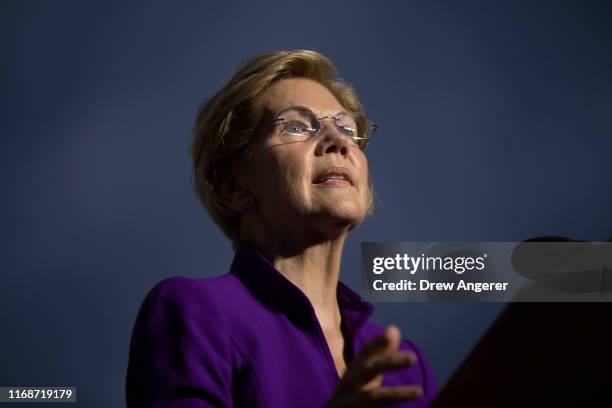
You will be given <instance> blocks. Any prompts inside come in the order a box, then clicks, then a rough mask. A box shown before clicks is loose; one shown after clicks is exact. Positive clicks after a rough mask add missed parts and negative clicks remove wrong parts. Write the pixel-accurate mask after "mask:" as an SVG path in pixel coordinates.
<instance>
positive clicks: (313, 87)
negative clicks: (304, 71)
mask: <svg viewBox="0 0 612 408" xmlns="http://www.w3.org/2000/svg"><path fill="white" fill-rule="evenodd" d="M260 103H262V104H263V106H264V107H265V108H267V109H269V110H271V111H272V112H278V111H279V110H281V109H285V108H287V107H289V106H305V107H308V108H310V109H312V110H313V111H314V112H316V113H326V114H327V113H331V114H335V113H338V112H340V111H343V110H344V108H343V107H342V105H341V104H340V102H338V100H337V99H336V97H335V96H334V95H333V94H332V93H331V92H330V91H329V90H328V89H327V88H326V87H325V86H323V85H321V84H320V83H318V82H316V81H313V80H311V79H306V78H288V79H281V80H279V81H277V82H275V83H273V84H272V85H271V86H270V87H269V88H268V89H267V90H266V92H265V93H264V94H263V95H262V97H261V99H260Z"/></svg>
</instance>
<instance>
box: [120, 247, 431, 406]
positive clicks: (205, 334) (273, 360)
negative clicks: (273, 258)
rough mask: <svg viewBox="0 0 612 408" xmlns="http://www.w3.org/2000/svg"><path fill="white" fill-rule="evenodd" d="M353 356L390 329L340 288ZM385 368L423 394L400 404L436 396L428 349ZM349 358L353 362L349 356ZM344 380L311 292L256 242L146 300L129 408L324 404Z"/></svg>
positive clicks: (386, 380)
mask: <svg viewBox="0 0 612 408" xmlns="http://www.w3.org/2000/svg"><path fill="white" fill-rule="evenodd" d="M337 294H338V303H339V306H340V312H341V315H342V324H343V325H344V327H343V328H344V330H345V333H346V335H347V346H348V347H349V349H350V358H352V356H353V355H354V354H355V353H356V352H358V351H359V350H360V349H361V347H362V346H363V345H364V344H365V343H366V342H367V341H368V340H369V339H372V338H373V337H376V336H377V335H379V334H380V333H381V332H382V331H383V328H382V327H380V326H378V325H376V324H374V323H372V322H370V321H368V319H369V318H370V317H371V315H372V313H373V312H374V307H373V306H372V305H371V304H370V303H367V302H362V301H361V298H360V296H359V295H358V294H356V293H355V292H353V291H352V290H351V289H350V288H349V287H348V286H346V285H344V284H343V283H342V282H339V283H338V287H337ZM400 349H402V350H412V351H414V352H415V353H416V354H417V356H418V363H416V364H415V365H414V366H412V367H408V368H404V369H400V370H396V371H392V372H387V373H385V374H384V375H383V385H387V386H391V385H401V384H418V385H421V386H422V387H423V390H424V395H423V397H421V398H420V399H419V400H417V401H414V402H407V403H401V404H395V405H393V406H396V407H425V406H427V405H428V404H429V402H431V400H432V399H433V397H434V395H435V393H436V390H437V389H436V383H435V378H434V374H433V372H432V370H431V368H430V366H429V364H428V363H427V360H426V359H425V357H424V356H423V353H422V352H421V351H420V350H419V349H418V348H417V347H416V346H415V345H414V344H413V343H411V342H409V341H406V340H402V341H401V343H400ZM350 358H349V360H350ZM338 380H339V377H338V373H337V371H336V368H335V365H334V362H333V359H332V356H331V353H330V351H329V348H328V346H327V343H326V340H325V337H324V335H323V332H322V330H321V327H320V325H319V322H318V320H317V318H316V315H315V313H314V309H313V308H312V305H311V304H310V301H309V300H308V298H307V297H306V296H305V295H304V293H303V292H302V291H301V290H300V289H299V288H298V287H297V286H295V285H294V284H292V283H291V282H290V281H289V280H288V279H286V278H285V277H284V276H283V275H282V274H281V273H280V272H278V271H277V270H276V269H275V268H274V267H273V266H272V264H270V263H269V262H268V261H267V260H266V259H265V258H264V257H263V256H262V255H261V254H260V253H259V252H257V251H256V250H255V249H254V248H253V247H252V246H251V245H249V244H247V243H245V242H241V243H240V245H239V247H238V249H237V251H236V254H235V258H234V261H233V263H232V266H231V270H230V272H229V273H227V274H225V275H222V276H218V277H214V278H200V279H192V278H185V277H173V278H168V279H165V280H163V281H161V282H160V283H158V284H157V285H155V287H154V288H153V289H151V291H150V292H149V293H148V295H147V296H146V298H145V300H144V302H143V304H142V306H141V308H140V311H139V313H138V317H137V318H136V323H135V326H134V331H133V333H132V340H131V344H130V356H129V363H128V370H127V381H126V400H127V405H128V406H129V407H159V408H161V407H168V408H169V407H194V408H195V407H232V406H236V407H255V408H258V407H268V408H281V407H282V408H287V407H291V408H294V407H295V408H298V407H307V408H316V407H323V406H324V405H325V403H326V401H327V400H328V399H329V397H330V396H331V394H332V392H333V390H334V387H335V385H336V383H337V382H338Z"/></svg>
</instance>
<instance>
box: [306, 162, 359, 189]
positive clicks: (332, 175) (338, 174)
mask: <svg viewBox="0 0 612 408" xmlns="http://www.w3.org/2000/svg"><path fill="white" fill-rule="evenodd" d="M347 182H348V183H349V184H351V185H352V184H353V178H352V177H351V172H350V171H349V170H348V169H347V168H346V167H335V166H334V167H329V168H327V169H325V170H324V171H323V172H321V173H319V174H318V175H317V176H316V177H315V179H314V180H313V183H314V184H323V183H335V184H338V183H342V184H345V183H347Z"/></svg>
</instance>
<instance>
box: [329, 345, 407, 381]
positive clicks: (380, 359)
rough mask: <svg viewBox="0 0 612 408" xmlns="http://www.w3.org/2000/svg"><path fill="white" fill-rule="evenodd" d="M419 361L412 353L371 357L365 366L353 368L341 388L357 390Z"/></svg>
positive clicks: (346, 375) (343, 379)
mask: <svg viewBox="0 0 612 408" xmlns="http://www.w3.org/2000/svg"><path fill="white" fill-rule="evenodd" d="M416 361H417V356H416V354H415V353H414V352H412V351H397V352H394V353H392V354H381V355H375V356H372V357H370V358H369V359H368V360H366V361H365V362H364V363H363V364H360V365H354V366H351V367H350V369H347V371H346V373H345V375H344V377H343V378H342V381H341V382H342V384H341V385H340V387H341V388H343V389H347V390H357V389H360V388H361V387H362V386H363V385H365V384H367V383H368V382H370V381H371V380H372V379H373V378H374V377H376V376H377V375H379V374H382V373H384V372H385V371H390V370H397V369H399V368H403V367H409V366H411V365H413V364H414V363H415V362H416Z"/></svg>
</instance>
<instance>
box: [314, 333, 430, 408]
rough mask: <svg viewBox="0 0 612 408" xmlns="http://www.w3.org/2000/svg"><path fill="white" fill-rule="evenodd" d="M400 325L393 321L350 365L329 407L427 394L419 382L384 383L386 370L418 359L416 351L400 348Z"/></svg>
mask: <svg viewBox="0 0 612 408" xmlns="http://www.w3.org/2000/svg"><path fill="white" fill-rule="evenodd" d="M400 339H401V334H400V330H399V328H398V327H397V326H394V325H389V326H387V328H386V329H385V331H384V332H383V333H382V334H381V335H380V336H378V337H375V338H374V339H372V340H370V341H369V342H368V343H367V344H366V345H365V346H364V347H363V348H362V349H361V351H360V352H359V353H358V354H357V355H356V356H355V357H354V358H353V360H351V362H350V363H349V364H348V365H347V369H346V372H345V373H344V376H343V377H342V378H341V379H340V381H339V382H338V385H337V386H336V389H335V390H334V393H333V394H332V396H331V398H330V400H329V401H328V403H327V405H326V408H349V407H350V408H354V407H372V406H379V405H382V404H387V403H391V402H397V401H412V400H415V399H417V398H419V397H420V396H421V395H422V394H423V390H422V388H421V387H420V386H418V385H402V386H397V387H383V386H382V378H383V375H382V373H383V372H385V371H389V370H394V369H398V368H402V367H408V366H411V365H412V364H414V363H415V362H416V360H417V357H416V354H415V353H413V352H412V351H398V350H397V348H398V346H399V343H400Z"/></svg>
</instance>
